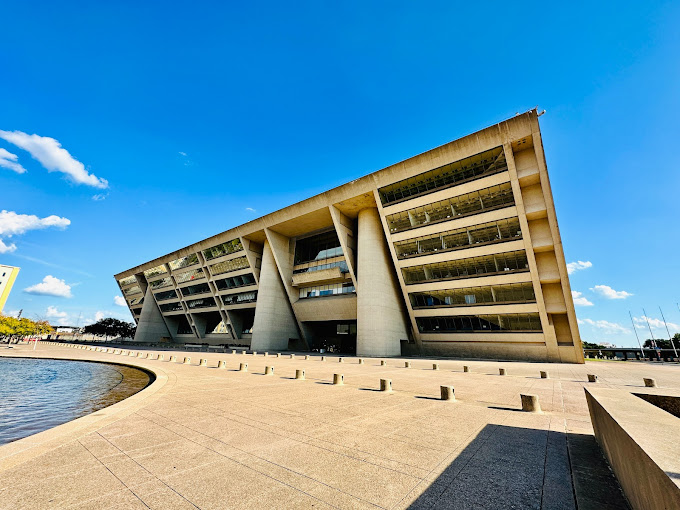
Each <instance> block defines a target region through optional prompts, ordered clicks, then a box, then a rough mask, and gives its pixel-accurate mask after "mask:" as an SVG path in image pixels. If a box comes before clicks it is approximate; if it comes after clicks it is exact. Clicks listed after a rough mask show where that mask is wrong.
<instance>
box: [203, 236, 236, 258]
mask: <svg viewBox="0 0 680 510" xmlns="http://www.w3.org/2000/svg"><path fill="white" fill-rule="evenodd" d="M241 250H243V245H242V244H241V240H240V239H232V240H231V241H227V242H226V243H222V244H218V245H217V246H213V247H212V248H208V249H207V250H203V255H204V256H205V260H212V259H216V258H217V257H223V256H224V255H230V254H232V253H236V252H238V251H241Z"/></svg>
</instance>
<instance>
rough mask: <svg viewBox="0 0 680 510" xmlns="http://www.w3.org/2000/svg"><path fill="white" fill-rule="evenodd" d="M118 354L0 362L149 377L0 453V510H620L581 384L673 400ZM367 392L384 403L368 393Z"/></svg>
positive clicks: (495, 380) (490, 381)
mask: <svg viewBox="0 0 680 510" xmlns="http://www.w3.org/2000/svg"><path fill="white" fill-rule="evenodd" d="M136 352H143V353H144V356H147V355H149V354H150V355H151V356H152V358H153V359H149V358H147V357H144V358H141V357H137V356H134V357H132V356H125V355H122V354H113V353H106V352H97V351H91V350H84V349H74V348H68V347H67V346H65V345H60V346H48V345H43V344H40V345H39V346H38V349H37V350H36V351H32V350H30V349H29V348H28V347H26V346H18V347H15V348H14V349H7V350H5V349H2V350H0V355H3V356H6V355H8V356H39V357H50V358H69V359H82V360H97V361H110V362H118V363H127V364H131V365H134V366H141V367H144V368H147V369H149V370H152V371H153V372H155V373H156V375H157V379H156V381H155V382H154V383H153V384H152V385H151V386H149V387H148V388H146V389H145V390H143V391H142V392H140V393H138V394H136V395H134V396H132V397H130V398H128V399H126V400H124V401H122V402H119V403H118V404H115V405H113V406H111V407H108V408H105V409H102V410H100V411H98V412H96V413H93V414H92V415H89V416H86V417H83V418H80V419H78V420H75V421H74V422H71V423H68V424H65V425H62V426H60V427H56V428H54V429H52V430H49V431H45V432H43V433H40V434H37V435H35V436H32V437H29V438H26V439H24V440H20V441H16V442H14V443H10V444H7V445H4V446H2V447H0V508H1V509H13V510H16V509H20V508H26V509H29V508H30V509H40V508H73V509H75V508H78V509H85V508H93V509H102V508H120V509H134V508H154V509H163V510H166V509H174V508H178V509H180V508H193V509H195V508H201V509H209V508H216V509H217V508H296V509H297V508H352V509H354V508H385V509H395V508H409V507H410V508H459V509H472V508H517V509H541V508H543V509H574V508H577V507H578V508H625V503H624V501H623V500H622V498H621V495H620V493H618V489H617V486H616V484H615V481H614V480H613V479H612V476H611V473H610V472H609V471H608V469H607V467H606V464H604V463H603V459H602V457H601V454H600V453H599V450H598V449H597V447H596V443H595V442H594V439H593V436H592V427H591V424H590V418H589V415H588V409H587V405H586V400H585V396H584V391H583V387H584V386H586V385H588V384H592V383H588V382H587V374H589V373H591V374H597V375H598V377H599V382H598V383H597V384H598V385H602V386H609V387H626V388H634V387H642V386H643V381H642V378H643V377H653V378H655V379H656V381H657V384H658V385H659V386H661V387H663V386H666V387H673V388H678V387H680V366H678V365H672V364H664V365H655V364H654V363H645V362H630V361H629V362H613V361H593V362H588V363H586V364H585V365H565V364H548V363H545V364H543V363H519V362H492V361H461V360H425V359H412V360H406V359H403V358H399V359H387V360H386V364H385V365H381V360H380V359H374V358H366V359H365V360H364V362H363V363H360V362H359V359H358V358H352V357H350V358H344V360H343V362H339V360H338V357H337V356H326V358H325V360H324V361H322V358H321V356H318V355H315V356H309V359H305V356H304V355H300V354H298V355H295V357H294V358H291V356H290V354H281V356H280V357H276V356H275V354H274V353H269V355H268V356H267V357H265V356H264V355H263V353H258V354H257V355H252V354H245V355H244V354H240V351H239V353H238V354H206V353H195V352H194V353H186V354H182V353H178V352H171V353H169V352H161V351H136ZM159 354H163V355H164V357H165V360H164V361H161V360H158V359H156V358H157V357H158V355H159ZM170 355H174V356H177V360H178V361H179V362H168V361H167V360H168V358H169V357H170ZM185 355H186V356H190V357H191V362H190V364H184V363H181V362H182V361H183V359H184V356H185ZM199 358H205V359H207V366H199V362H200V359H199ZM220 361H225V362H226V368H225V369H221V368H217V367H218V363H219V362H220ZM406 361H410V364H411V367H410V368H405V362H406ZM241 363H247V364H248V371H247V372H246V371H239V367H240V364H241ZM433 363H438V365H439V367H438V370H434V369H433ZM266 366H273V367H274V373H273V374H272V375H264V373H265V367H266ZM464 366H467V367H469V368H468V370H469V371H468V372H464ZM499 368H504V369H505V372H506V375H499ZM296 370H305V380H299V379H295V374H296ZM540 371H547V372H548V375H549V378H547V379H542V378H541V377H540V375H539V372H540ZM333 374H343V375H344V385H342V386H339V385H333ZM381 378H382V379H391V381H392V386H393V390H394V391H393V392H391V393H385V392H381V391H378V390H379V381H380V379H381ZM441 385H451V386H453V387H454V388H455V396H456V401H455V402H450V401H442V400H440V386H441ZM520 393H531V394H536V395H538V396H539V399H540V405H541V406H542V408H543V411H544V413H542V414H535V413H526V412H522V411H521V410H520V407H521V405H520Z"/></svg>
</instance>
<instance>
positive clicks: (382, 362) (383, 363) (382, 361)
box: [380, 359, 387, 367]
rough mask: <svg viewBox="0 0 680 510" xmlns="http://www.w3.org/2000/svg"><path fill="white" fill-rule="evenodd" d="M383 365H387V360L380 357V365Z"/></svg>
mask: <svg viewBox="0 0 680 510" xmlns="http://www.w3.org/2000/svg"><path fill="white" fill-rule="evenodd" d="M385 365H387V361H385V360H384V359H381V360H380V366H381V367H384V366H385Z"/></svg>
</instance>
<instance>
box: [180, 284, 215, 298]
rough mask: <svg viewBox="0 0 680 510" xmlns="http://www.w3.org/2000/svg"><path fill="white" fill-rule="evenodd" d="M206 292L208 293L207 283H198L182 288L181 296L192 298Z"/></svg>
mask: <svg viewBox="0 0 680 510" xmlns="http://www.w3.org/2000/svg"><path fill="white" fill-rule="evenodd" d="M207 292H210V286H209V285H208V284H207V283H199V284H197V285H190V286H189V287H184V288H183V289H182V296H185V297H186V296H193V295H194V294H205V293H207Z"/></svg>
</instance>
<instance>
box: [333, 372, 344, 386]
mask: <svg viewBox="0 0 680 510" xmlns="http://www.w3.org/2000/svg"><path fill="white" fill-rule="evenodd" d="M333 384H335V385H338V386H339V385H342V384H345V376H344V375H343V374H333Z"/></svg>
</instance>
